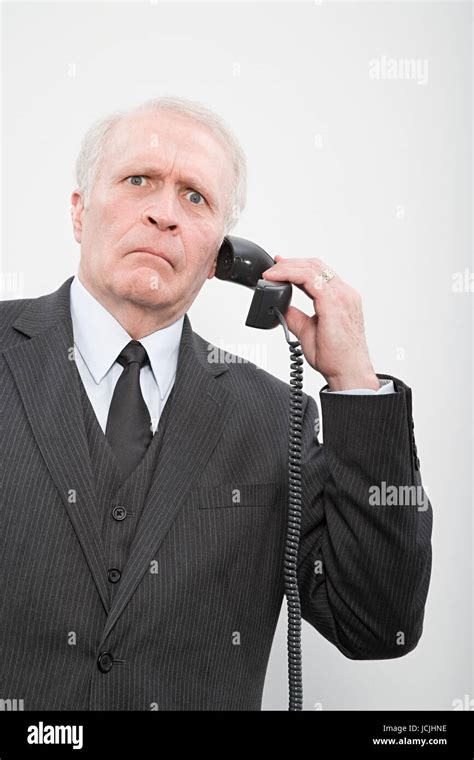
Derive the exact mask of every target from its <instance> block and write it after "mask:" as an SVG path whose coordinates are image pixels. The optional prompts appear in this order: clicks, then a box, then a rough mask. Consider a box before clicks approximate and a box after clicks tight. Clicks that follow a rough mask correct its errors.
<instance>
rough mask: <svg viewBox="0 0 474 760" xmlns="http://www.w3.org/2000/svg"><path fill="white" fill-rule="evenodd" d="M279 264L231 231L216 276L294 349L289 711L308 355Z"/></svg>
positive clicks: (294, 674)
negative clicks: (291, 328) (296, 331)
mask: <svg viewBox="0 0 474 760" xmlns="http://www.w3.org/2000/svg"><path fill="white" fill-rule="evenodd" d="M274 264H275V261H274V260H273V259H272V257H271V256H270V255H269V254H268V253H267V252H266V251H264V250H263V248H260V246H259V245H256V243H252V242H251V241H250V240H245V239H244V238H240V237H235V236H234V235H227V236H226V237H225V238H224V240H223V242H222V245H221V247H220V249H219V253H218V255H217V262H216V273H215V276H216V277H217V278H218V279H219V280H228V281H229V282H235V283H238V284H239V285H245V286H246V287H248V288H252V289H253V290H254V291H255V292H254V296H253V299H252V303H251V304H250V310H249V313H248V316H247V320H246V322H245V324H246V325H247V326H248V327H258V328H261V329H263V330H268V329H270V328H272V327H276V326H277V325H278V324H281V325H282V326H283V329H284V331H285V337H286V341H287V343H288V345H289V347H290V353H291V360H292V361H291V372H290V376H291V379H290V436H289V458H288V484H289V501H288V520H287V533H286V543H285V557H284V580H285V594H286V598H287V603H288V637H287V644H288V682H289V692H290V698H289V707H288V709H289V710H292V711H294V710H302V709H303V684H302V680H303V675H302V657H301V605H300V597H299V592H298V580H297V557H298V546H299V537H300V527H301V456H302V452H301V450H302V444H301V441H302V420H303V411H302V410H303V399H302V387H303V381H302V377H303V368H302V364H303V358H302V353H303V352H302V350H301V346H300V343H299V341H298V340H290V336H289V332H288V326H287V324H286V321H285V318H284V316H283V315H284V313H285V312H286V310H287V309H288V306H289V305H290V301H291V294H292V286H291V283H289V282H269V281H267V280H263V279H261V276H262V273H263V272H264V271H265V270H266V269H269V268H270V267H271V266H273V265H274Z"/></svg>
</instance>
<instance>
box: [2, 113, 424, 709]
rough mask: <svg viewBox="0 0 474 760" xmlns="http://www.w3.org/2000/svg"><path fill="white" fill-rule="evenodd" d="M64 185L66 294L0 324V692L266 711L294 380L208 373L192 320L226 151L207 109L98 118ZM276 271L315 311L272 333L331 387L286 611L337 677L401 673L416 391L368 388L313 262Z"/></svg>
mask: <svg viewBox="0 0 474 760" xmlns="http://www.w3.org/2000/svg"><path fill="white" fill-rule="evenodd" d="M77 180H78V187H77V189H76V190H75V191H74V193H73V194H72V209H71V210H72V220H73V226H74V235H75V239H76V241H77V242H78V243H80V246H81V258H80V266H79V271H78V274H77V275H76V276H75V277H70V278H69V279H68V280H66V282H64V283H63V284H62V285H61V286H60V288H59V289H58V290H57V291H55V292H54V293H50V294H49V295H46V296H42V297H40V298H36V299H33V298H29V299H23V300H15V301H7V302H3V303H2V304H0V315H1V319H0V325H1V337H0V340H1V342H0V346H1V349H2V358H1V363H0V374H1V376H0V383H1V385H0V387H1V390H2V393H1V411H2V431H1V473H2V488H1V502H0V519H1V529H0V545H1V551H0V579H1V585H2V597H1V598H2V602H1V605H2V606H1V610H0V612H1V614H0V644H1V650H2V657H1V664H0V697H1V698H3V699H23V700H24V707H25V709H26V710H32V709H41V710H75V709H79V710H190V709H195V710H247V709H249V710H259V709H261V699H262V691H263V685H264V678H265V671H266V667H267V662H268V657H269V653H270V648H271V644H272V640H273V636H274V632H275V627H276V624H277V620H278V616H279V611H280V608H281V603H282V599H283V591H284V589H283V554H284V539H285V528H286V514H287V505H288V472H287V465H288V404H289V393H288V385H287V384H286V383H284V382H282V381H280V380H279V379H277V378H275V377H273V376H272V375H270V374H269V373H267V372H265V371H264V370H263V369H259V368H257V367H256V366H255V365H254V364H252V363H250V362H247V363H245V362H236V361H230V362H221V363H217V362H215V361H212V360H211V358H210V357H211V353H212V349H213V348H215V347H213V346H211V345H210V344H208V343H207V341H205V340H204V339H203V338H201V337H200V336H198V335H197V334H196V333H194V332H193V330H192V329H191V324H190V320H189V317H188V315H187V313H186V312H187V310H188V309H189V307H190V305H191V304H192V303H193V301H194V299H195V298H196V296H197V294H198V293H199V291H200V289H201V287H202V285H203V283H204V282H205V280H206V278H211V277H213V275H214V272H215V265H216V258H217V252H218V250H219V247H220V244H221V242H222V240H223V238H224V235H225V234H226V233H227V232H228V231H229V229H230V228H231V227H232V225H233V223H235V219H236V217H237V216H238V212H239V210H240V209H241V208H242V207H243V204H244V194H245V162H244V159H243V154H242V151H241V148H240V146H239V145H238V143H237V141H235V139H234V138H233V135H232V133H231V132H230V131H229V130H228V129H226V126H225V125H224V123H223V122H222V120H220V119H219V117H217V116H216V115H215V114H212V113H211V112H210V111H208V110H207V109H205V108H204V107H202V106H201V105H200V104H194V103H193V102H190V101H184V100H182V99H170V98H162V99H158V100H157V101H151V102H148V103H146V104H143V105H142V106H141V107H139V108H138V109H132V110H130V111H128V112H121V113H119V114H115V115H112V116H111V117H107V118H106V119H104V120H102V121H100V122H98V123H97V124H95V125H94V126H93V127H92V128H91V130H90V132H89V133H88V135H86V138H85V140H84V143H83V146H82V149H81V153H80V156H79V159H78V163H77ZM277 258H278V260H277V263H276V264H275V266H272V267H271V268H270V269H269V270H267V271H266V272H265V273H264V277H265V278H268V279H272V280H287V281H291V282H292V283H294V284H295V285H296V286H298V287H300V288H302V290H303V291H304V292H305V293H306V294H307V295H308V297H309V298H310V299H311V301H310V302H309V303H311V302H312V309H313V312H314V313H312V316H309V315H306V314H304V313H303V312H302V311H300V310H298V309H296V308H294V307H291V308H290V309H289V310H288V312H287V314H286V319H287V322H288V326H289V329H290V330H291V331H292V332H293V333H294V334H295V335H296V336H297V337H298V338H299V339H300V341H301V345H302V349H303V351H304V354H305V357H306V359H307V361H308V363H309V364H310V365H311V367H312V368H313V369H314V370H316V371H318V372H320V373H321V374H322V375H323V376H324V377H325V379H326V381H327V385H326V386H325V388H323V390H322V391H321V396H320V398H321V406H322V412H323V419H324V445H321V444H320V442H319V440H318V436H317V430H318V426H317V421H318V412H317V406H316V403H315V401H314V399H313V398H312V397H310V396H308V395H307V394H304V396H303V401H304V406H303V414H304V417H303V429H302V440H303V457H302V486H303V506H302V526H301V541H300V548H299V554H298V586H299V591H300V597H301V606H302V615H303V617H304V619H305V620H306V621H308V622H309V623H310V624H311V625H312V626H313V627H314V628H315V629H316V630H317V631H318V632H319V633H320V634H321V635H322V636H324V637H325V638H326V639H328V640H329V641H330V642H332V643H333V644H334V645H335V646H336V647H337V648H338V649H339V650H340V652H341V653H342V654H344V655H345V656H346V657H348V658H351V659H359V660H363V659H384V658H394V657H401V656H403V655H405V654H407V653H408V652H410V651H411V650H413V649H414V647H416V645H417V642H418V641H419V639H420V636H421V633H422V625H423V617H424V606H425V601H426V596H427V592H428V586H429V580H430V572H431V544H430V538H431V524H432V510H431V505H430V503H429V501H428V500H427V498H426V494H425V492H424V490H423V488H422V485H421V478H420V471H419V460H418V457H417V453H416V447H415V440H414V434H413V419H412V406H411V390H410V388H408V387H407V386H406V385H405V384H404V383H403V382H402V381H401V380H399V379H397V378H394V377H391V376H388V375H376V374H375V372H374V370H373V367H372V364H371V361H370V358H369V351H368V348H367V344H366V341H365V337H364V326H363V316H362V305H361V298H360V296H359V294H358V293H357V292H356V291H355V290H354V289H353V288H352V287H350V286H349V285H347V284H346V283H345V282H344V281H343V280H342V279H341V278H340V277H339V276H338V275H336V274H335V273H334V272H332V270H330V269H329V267H328V266H327V265H326V264H325V263H324V262H322V261H320V260H319V259H317V258H314V259H313V258H310V259H293V258H281V257H277ZM231 358H232V357H231ZM234 359H235V357H234ZM406 489H408V490H409V491H410V492H412V490H413V489H414V490H415V492H416V493H417V494H418V497H420V496H421V497H422V498H418V499H416V500H415V501H413V500H411V501H410V500H407V499H406V498H405V499H404V498H403V495H404V494H405V495H406ZM387 493H389V494H391V497H390V499H388V498H387ZM394 494H395V496H394Z"/></svg>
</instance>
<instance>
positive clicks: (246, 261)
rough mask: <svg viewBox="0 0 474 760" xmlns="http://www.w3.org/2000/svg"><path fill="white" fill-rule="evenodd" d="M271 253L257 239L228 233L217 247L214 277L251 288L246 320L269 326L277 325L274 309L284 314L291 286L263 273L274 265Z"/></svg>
mask: <svg viewBox="0 0 474 760" xmlns="http://www.w3.org/2000/svg"><path fill="white" fill-rule="evenodd" d="M274 263H275V262H274V260H273V259H272V257H271V256H270V255H269V254H268V253H267V252H266V251H264V250H263V248H260V246H259V245H256V243H252V242H251V241H250V240H245V239H244V238H240V237H235V236H234V235H227V237H225V238H224V240H223V242H222V245H221V247H220V249H219V253H218V256H217V264H216V277H217V278H218V279H219V280H229V281H230V282H236V283H238V284H239V285H245V286H246V287H248V288H252V289H253V290H254V291H255V292H254V296H253V299H252V303H251V304H250V311H249V313H248V316H247V320H246V322H245V324H246V325H247V327H259V328H261V329H262V330H268V329H270V328H272V327H276V326H277V325H278V324H280V323H279V320H278V318H277V316H276V314H275V313H274V311H273V309H274V308H277V309H279V311H280V313H282V314H284V313H285V312H286V310H287V308H288V306H289V305H290V302H291V292H292V287H291V283H289V282H268V281H267V280H263V279H261V277H262V273H263V272H264V271H265V270H266V269H270V267H272V266H273V265H274Z"/></svg>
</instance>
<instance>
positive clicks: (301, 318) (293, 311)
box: [284, 306, 311, 340]
mask: <svg viewBox="0 0 474 760" xmlns="http://www.w3.org/2000/svg"><path fill="white" fill-rule="evenodd" d="M284 317H285V319H286V324H287V325H288V329H289V330H290V331H291V332H292V333H293V335H296V337H297V338H298V340H299V338H300V335H301V334H302V332H303V329H304V328H305V327H306V325H307V324H308V323H309V322H311V317H309V316H308V315H307V314H305V313H304V311H301V310H300V309H297V308H296V306H288V309H287V310H286V312H285V314H284Z"/></svg>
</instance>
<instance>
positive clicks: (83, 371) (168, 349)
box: [71, 275, 184, 433]
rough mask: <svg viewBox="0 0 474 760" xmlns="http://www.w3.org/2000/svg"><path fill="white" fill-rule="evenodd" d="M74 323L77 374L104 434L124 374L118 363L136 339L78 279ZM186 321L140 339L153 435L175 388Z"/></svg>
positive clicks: (142, 380)
mask: <svg viewBox="0 0 474 760" xmlns="http://www.w3.org/2000/svg"><path fill="white" fill-rule="evenodd" d="M71 318H72V328H73V333H74V355H75V358H76V364H77V369H78V370H79V374H80V376H81V379H82V382H83V383H84V387H85V389H86V392H87V395H88V396H89V399H90V402H91V404H92V407H93V409H94V412H95V414H96V417H97V419H98V421H99V424H100V426H101V428H102V430H103V432H104V433H105V429H106V425H107V416H108V413H109V407H110V402H111V401H112V395H113V392H114V388H115V384H116V382H117V380H118V379H119V377H120V375H121V374H122V371H123V367H122V365H121V364H119V363H118V362H117V361H116V359H117V357H118V356H119V354H120V353H121V351H122V350H123V349H124V348H125V346H126V345H127V343H129V342H130V341H131V340H132V338H131V337H130V335H129V334H128V332H127V331H126V330H125V329H124V328H123V327H122V325H121V324H120V322H118V321H117V320H116V319H115V317H113V316H112V314H111V313H110V312H109V311H107V309H106V308H104V306H102V304H101V303H99V301H97V299H96V298H94V296H93V295H92V294H91V293H89V291H88V290H87V289H86V288H85V287H84V285H83V284H82V282H81V281H80V279H79V277H78V276H77V275H76V276H75V277H74V279H73V281H72V283H71ZM183 320H184V314H183V315H181V317H179V319H177V320H176V321H175V322H173V323H172V324H171V325H168V327H163V328H162V329H161V330H156V331H155V332H153V333H150V335H146V336H145V337H144V338H140V343H141V344H142V346H143V347H144V348H145V349H146V352H147V354H148V358H149V359H150V364H147V365H146V366H145V367H142V369H141V371H140V388H141V391H142V395H143V398H144V400H145V403H146V405H147V407H148V411H149V413H150V418H151V422H152V430H153V433H155V431H156V428H157V427H158V422H159V419H160V415H161V412H162V410H163V407H164V405H165V403H166V400H167V398H168V396H169V394H170V392H171V389H172V387H173V384H174V380H175V376H176V366H177V363H178V353H179V344H180V340H181V331H182V329H183Z"/></svg>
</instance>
